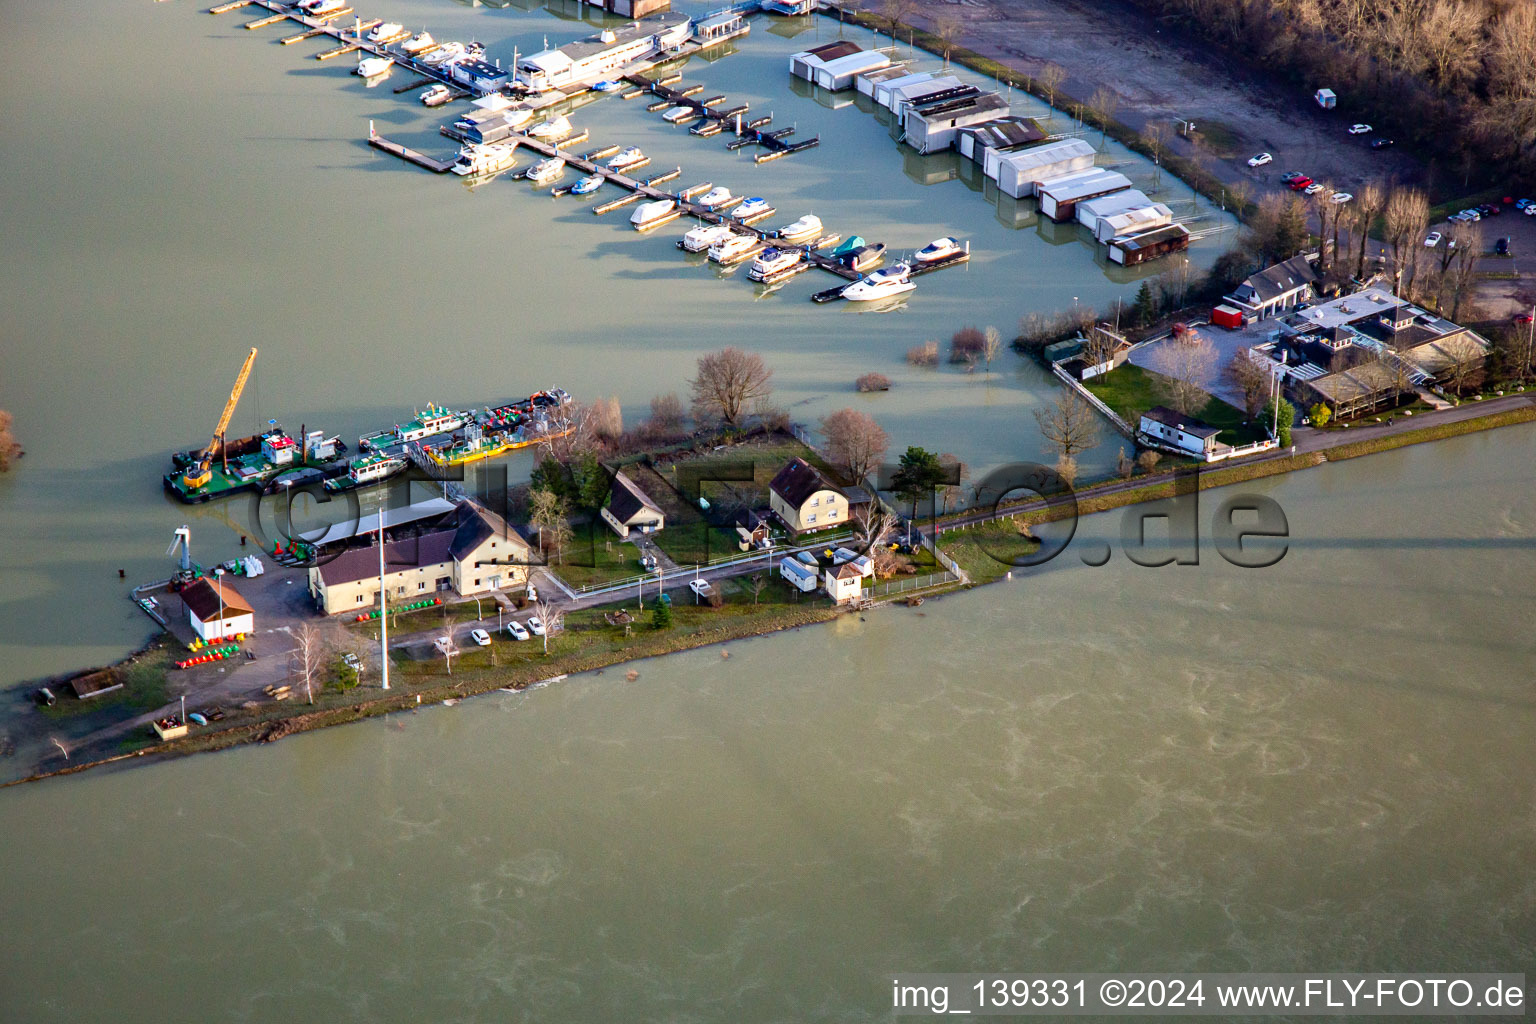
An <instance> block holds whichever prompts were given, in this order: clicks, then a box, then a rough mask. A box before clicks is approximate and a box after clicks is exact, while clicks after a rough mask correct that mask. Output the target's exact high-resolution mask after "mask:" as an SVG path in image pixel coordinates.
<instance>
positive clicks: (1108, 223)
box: [1077, 188, 1173, 242]
mask: <svg viewBox="0 0 1536 1024" xmlns="http://www.w3.org/2000/svg"><path fill="white" fill-rule="evenodd" d="M1077 222H1078V223H1079V224H1082V225H1083V226H1084V227H1086V228H1087V229H1088V230H1089V231H1092V232H1093V237H1094V238H1096V239H1098V240H1099V241H1100V242H1108V241H1109V240H1110V239H1111V238H1114V237H1116V236H1117V235H1132V234H1136V233H1137V232H1140V231H1148V230H1151V229H1152V228H1156V227H1162V226H1163V225H1164V224H1172V223H1173V211H1172V210H1170V209H1169V208H1168V207H1166V206H1164V205H1163V204H1162V203H1154V202H1153V201H1152V200H1151V199H1150V198H1148V197H1147V194H1146V193H1145V192H1142V191H1141V190H1140V189H1134V188H1127V189H1122V190H1121V191H1119V192H1115V193H1112V194H1110V195H1107V196H1100V197H1099V198H1097V199H1088V200H1083V201H1081V202H1079V203H1078V204H1077Z"/></svg>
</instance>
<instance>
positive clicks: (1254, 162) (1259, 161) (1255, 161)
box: [1248, 153, 1274, 167]
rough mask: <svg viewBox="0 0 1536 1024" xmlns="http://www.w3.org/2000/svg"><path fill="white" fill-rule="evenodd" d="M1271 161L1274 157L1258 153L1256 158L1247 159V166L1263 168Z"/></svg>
mask: <svg viewBox="0 0 1536 1024" xmlns="http://www.w3.org/2000/svg"><path fill="white" fill-rule="evenodd" d="M1273 159H1274V157H1273V156H1271V155H1270V154H1268V153H1260V154H1259V155H1258V156H1251V157H1249V158H1248V166H1249V167H1263V166H1264V165H1265V164H1267V163H1269V162H1270V161H1272V160H1273Z"/></svg>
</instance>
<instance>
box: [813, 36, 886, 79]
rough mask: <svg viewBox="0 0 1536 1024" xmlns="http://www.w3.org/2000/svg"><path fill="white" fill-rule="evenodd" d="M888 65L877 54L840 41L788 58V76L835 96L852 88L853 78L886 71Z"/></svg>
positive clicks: (882, 57)
mask: <svg viewBox="0 0 1536 1024" xmlns="http://www.w3.org/2000/svg"><path fill="white" fill-rule="evenodd" d="M890 63H891V58H889V57H887V56H886V55H885V54H883V53H881V52H880V51H879V50H865V49H863V48H861V47H860V46H859V45H858V44H857V43H852V42H849V41H848V40H846V39H844V40H838V41H837V42H831V43H822V44H821V45H820V46H813V47H812V48H811V49H809V50H802V51H800V52H799V53H792V54H790V55H789V73H790V74H792V75H794V76H795V77H796V78H803V79H805V80H806V81H807V82H810V83H811V84H812V85H819V86H821V88H823V89H830V90H832V91H833V92H837V91H839V90H841V89H846V88H848V87H849V86H851V85H853V80H854V78H856V77H857V76H859V75H862V74H864V73H866V72H869V71H874V70H876V69H877V68H884V67H889V66H890Z"/></svg>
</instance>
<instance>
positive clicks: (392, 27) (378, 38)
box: [368, 21, 405, 43]
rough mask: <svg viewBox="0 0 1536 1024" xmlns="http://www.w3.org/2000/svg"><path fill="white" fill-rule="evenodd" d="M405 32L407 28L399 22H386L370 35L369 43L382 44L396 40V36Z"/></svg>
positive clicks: (375, 28) (376, 27)
mask: <svg viewBox="0 0 1536 1024" xmlns="http://www.w3.org/2000/svg"><path fill="white" fill-rule="evenodd" d="M404 31H405V26H404V25H402V24H400V23H399V22H396V21H386V22H384V24H382V25H377V26H375V27H374V29H373V31H372V32H369V33H368V41H369V42H370V43H382V42H383V41H384V40H386V39H393V38H395V36H397V35H399V34H400V33H401V32H404Z"/></svg>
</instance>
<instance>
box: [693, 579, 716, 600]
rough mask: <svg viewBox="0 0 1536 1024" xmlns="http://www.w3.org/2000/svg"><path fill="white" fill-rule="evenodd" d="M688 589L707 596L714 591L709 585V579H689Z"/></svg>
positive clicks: (701, 595)
mask: <svg viewBox="0 0 1536 1024" xmlns="http://www.w3.org/2000/svg"><path fill="white" fill-rule="evenodd" d="M688 589H689V590H691V591H693V592H694V593H695V594H697V595H699V596H700V597H708V596H709V595H710V594H712V593H714V591H715V588H714V587H711V586H710V585H709V580H689V581H688Z"/></svg>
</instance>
